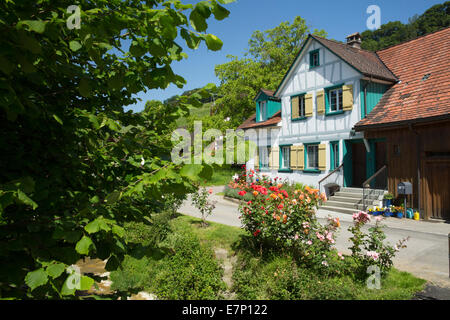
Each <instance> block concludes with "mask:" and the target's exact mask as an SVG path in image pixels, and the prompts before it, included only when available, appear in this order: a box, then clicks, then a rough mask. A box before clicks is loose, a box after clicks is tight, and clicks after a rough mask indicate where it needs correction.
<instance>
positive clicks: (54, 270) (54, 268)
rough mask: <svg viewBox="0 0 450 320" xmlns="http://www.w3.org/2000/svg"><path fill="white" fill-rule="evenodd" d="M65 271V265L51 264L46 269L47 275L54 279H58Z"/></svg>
mask: <svg viewBox="0 0 450 320" xmlns="http://www.w3.org/2000/svg"><path fill="white" fill-rule="evenodd" d="M65 269H66V265H65V264H64V263H52V264H50V265H49V266H48V267H47V274H48V275H49V276H50V277H52V278H53V279H55V278H57V277H59V276H60V275H61V274H62V273H63V272H64V270H65Z"/></svg>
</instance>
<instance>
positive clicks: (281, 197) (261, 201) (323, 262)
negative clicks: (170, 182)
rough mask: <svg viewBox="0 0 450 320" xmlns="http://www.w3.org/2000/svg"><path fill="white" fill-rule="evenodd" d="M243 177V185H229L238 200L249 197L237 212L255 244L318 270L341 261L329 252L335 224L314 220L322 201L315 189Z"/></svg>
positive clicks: (337, 221) (240, 182)
mask: <svg viewBox="0 0 450 320" xmlns="http://www.w3.org/2000/svg"><path fill="white" fill-rule="evenodd" d="M247 177H248V179H247V180H246V181H245V182H243V181H242V180H238V181H236V180H235V181H234V182H232V184H236V185H237V186H236V187H240V188H241V190H240V191H239V193H238V194H239V195H241V196H242V197H243V196H245V195H246V194H248V193H250V194H252V195H253V199H252V200H249V201H247V202H244V203H242V204H241V205H240V207H239V210H240V213H241V216H240V219H241V221H242V224H243V226H244V228H245V230H247V231H249V232H250V234H252V235H253V237H254V239H255V241H256V242H258V243H259V244H260V245H261V246H262V245H265V246H270V247H276V248H283V249H288V250H291V251H292V252H293V253H294V254H295V256H296V257H297V258H299V259H300V260H301V261H303V262H306V263H308V265H314V266H317V267H319V268H322V269H327V268H329V267H330V264H332V262H331V261H339V260H341V257H340V256H338V253H337V251H336V250H335V249H333V248H332V247H333V245H334V244H335V231H336V230H337V228H338V227H339V226H340V223H339V220H338V219H329V221H328V223H327V224H326V225H322V224H320V223H319V222H318V221H317V219H316V216H315V209H316V208H317V207H318V206H319V204H320V203H321V202H323V201H326V196H325V194H324V193H322V194H319V190H318V189H313V188H311V187H309V186H305V187H304V188H303V190H302V189H293V188H292V186H290V185H289V184H287V183H280V182H279V180H278V179H276V178H275V179H274V181H271V180H270V179H268V178H266V177H261V176H260V175H259V174H258V173H257V172H254V171H253V170H250V171H249V174H248V175H247ZM230 187H232V186H230ZM287 190H290V192H288V191H287ZM330 269H331V268H330Z"/></svg>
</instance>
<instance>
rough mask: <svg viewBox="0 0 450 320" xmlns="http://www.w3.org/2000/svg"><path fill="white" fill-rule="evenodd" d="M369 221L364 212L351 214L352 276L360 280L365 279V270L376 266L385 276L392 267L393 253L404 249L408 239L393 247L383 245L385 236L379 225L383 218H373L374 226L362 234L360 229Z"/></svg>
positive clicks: (386, 244) (381, 226)
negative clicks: (353, 264)
mask: <svg viewBox="0 0 450 320" xmlns="http://www.w3.org/2000/svg"><path fill="white" fill-rule="evenodd" d="M370 221H371V218H370V215H369V214H368V213H366V212H364V211H360V212H357V213H355V214H353V225H352V226H350V227H349V228H348V230H349V231H350V232H351V233H352V234H353V236H352V237H351V238H350V241H351V242H352V246H351V247H350V250H351V252H352V257H353V262H354V263H355V264H356V265H355V266H354V269H355V270H354V274H355V275H356V276H357V277H360V278H366V277H367V268H368V267H370V266H377V267H378V268H380V273H381V275H382V276H385V275H386V274H387V273H388V271H389V270H390V269H391V267H392V266H393V258H394V256H395V253H396V252H398V251H399V250H400V249H401V248H405V247H406V245H405V243H406V241H408V238H404V239H401V240H399V241H398V242H397V244H396V245H395V246H391V245H390V244H388V243H385V242H384V240H385V239H386V235H385V233H384V231H383V227H384V225H382V224H381V222H382V221H383V217H380V216H379V217H376V218H375V226H373V227H371V228H369V229H368V232H364V231H363V230H362V227H363V226H364V225H365V224H367V223H368V222H370Z"/></svg>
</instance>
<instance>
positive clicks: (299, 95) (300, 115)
mask: <svg viewBox="0 0 450 320" xmlns="http://www.w3.org/2000/svg"><path fill="white" fill-rule="evenodd" d="M295 97H298V98H299V101H298V109H299V110H298V114H299V117H298V118H293V117H292V115H293V113H292V99H293V98H295ZM305 98H306V92H304V93H300V94H295V95H292V96H291V98H290V99H291V100H290V101H291V121H298V120H304V119H306V99H305ZM302 101H303V110H302V107H301V102H302ZM302 111H303V115H302Z"/></svg>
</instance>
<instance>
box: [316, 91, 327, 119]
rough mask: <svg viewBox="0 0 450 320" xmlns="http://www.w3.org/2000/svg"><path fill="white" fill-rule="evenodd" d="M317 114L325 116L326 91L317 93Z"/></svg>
mask: <svg viewBox="0 0 450 320" xmlns="http://www.w3.org/2000/svg"><path fill="white" fill-rule="evenodd" d="M316 101H317V113H318V114H324V113H325V91H324V90H320V91H317V97H316Z"/></svg>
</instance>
